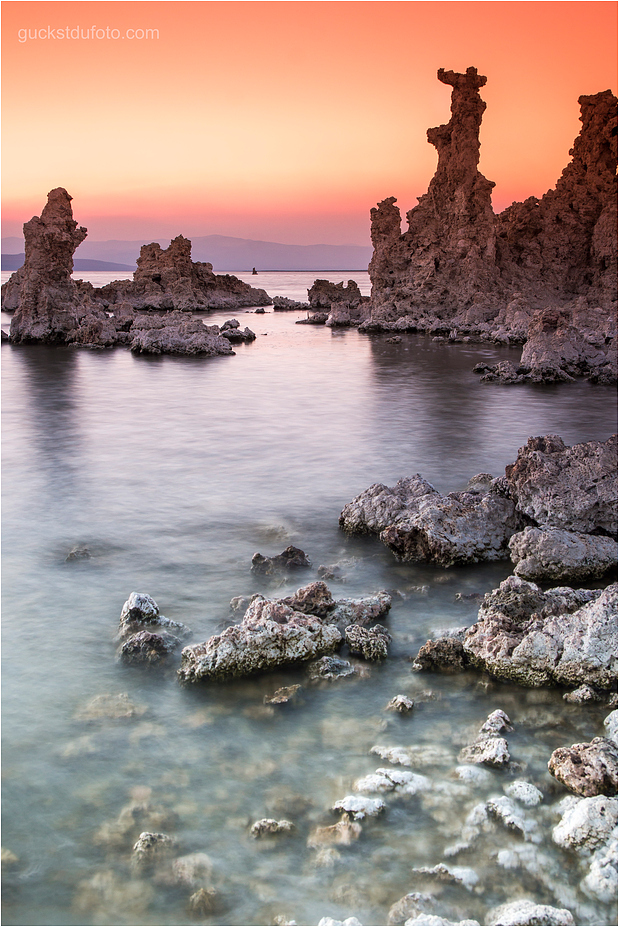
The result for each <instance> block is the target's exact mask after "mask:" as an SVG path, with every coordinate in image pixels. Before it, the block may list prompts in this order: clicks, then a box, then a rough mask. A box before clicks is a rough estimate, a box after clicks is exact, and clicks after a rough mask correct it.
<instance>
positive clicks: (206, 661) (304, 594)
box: [178, 582, 391, 682]
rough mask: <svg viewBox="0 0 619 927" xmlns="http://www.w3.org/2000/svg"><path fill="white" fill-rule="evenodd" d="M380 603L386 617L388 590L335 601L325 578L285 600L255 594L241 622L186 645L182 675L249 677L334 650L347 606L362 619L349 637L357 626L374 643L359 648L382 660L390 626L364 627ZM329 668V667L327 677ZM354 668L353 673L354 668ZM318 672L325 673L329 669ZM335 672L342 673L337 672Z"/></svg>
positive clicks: (339, 641) (196, 678)
mask: <svg viewBox="0 0 619 927" xmlns="http://www.w3.org/2000/svg"><path fill="white" fill-rule="evenodd" d="M379 602H380V606H381V607H382V609H381V610H380V612H379V613H380V614H381V615H384V614H386V612H387V611H388V610H389V608H390V607H391V597H390V596H389V595H387V594H386V593H379V594H378V597H377V596H368V597H367V598H363V599H342V600H340V601H335V600H334V599H333V597H332V595H331V592H330V590H329V588H328V586H326V585H325V583H323V582H314V583H310V584H309V585H308V586H305V587H302V588H301V589H297V591H296V592H295V593H294V595H292V596H288V597H287V598H285V599H265V598H264V597H263V596H261V595H254V596H252V599H251V602H250V604H249V607H248V608H247V610H246V612H245V614H244V616H243V620H242V621H241V622H240V624H236V625H232V626H231V627H229V628H227V629H226V630H225V631H224V632H223V633H222V634H217V635H215V636H214V637H211V638H209V640H207V641H204V642H203V643H201V644H196V645H193V646H190V647H185V649H184V650H183V653H182V661H181V667H180V669H179V671H178V675H179V678H180V680H181V681H182V682H197V681H199V680H217V679H226V678H232V677H235V676H250V675H253V674H256V673H262V672H270V671H272V670H275V669H277V668H278V667H282V666H289V665H291V664H293V663H303V662H307V661H309V660H315V659H316V658H317V657H321V656H324V655H325V654H331V653H333V651H334V650H337V649H338V648H339V647H340V646H341V645H342V643H343V641H344V634H343V632H342V631H340V629H339V627H338V624H340V623H341V621H342V618H343V617H344V616H346V617H347V618H348V619H349V621H350V612H349V610H348V609H347V607H348V606H350V608H352V610H353V612H354V614H355V618H356V619H357V620H355V618H353V619H352V621H353V622H354V623H352V624H350V626H349V627H348V628H346V639H347V640H348V636H349V632H350V633H351V634H352V635H353V637H352V638H351V640H353V643H354V633H355V631H354V630H353V629H356V630H357V631H358V632H360V634H361V636H364V641H365V640H366V639H367V640H368V641H369V643H368V644H367V648H366V649H367V652H366V651H364V650H363V648H360V649H359V652H363V653H364V656H365V658H366V659H377V658H380V657H378V656H377V655H378V653H379V651H380V656H381V657H382V656H386V647H387V643H388V641H389V640H391V638H390V635H389V634H388V632H387V631H386V630H385V628H383V627H381V626H380V625H376V627H375V628H373V629H372V632H370V633H368V632H367V629H365V628H364V627H363V625H364V624H366V623H368V621H369V620H370V619H373V618H374V617H375V615H376V612H377V608H378V606H379ZM364 606H365V607H364ZM349 645H350V642H349ZM352 650H353V646H351V651H352ZM354 652H357V651H354ZM339 663H341V661H338V660H333V661H331V670H332V669H333V664H336V665H337V664H339ZM329 672H330V671H329V670H327V676H328V675H329ZM350 672H351V673H352V672H353V670H352V667H351V668H350ZM318 675H320V676H325V674H324V673H319V674H318ZM335 675H341V672H340V671H339V670H338V671H336V673H335Z"/></svg>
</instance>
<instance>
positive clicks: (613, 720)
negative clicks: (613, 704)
mask: <svg viewBox="0 0 619 927" xmlns="http://www.w3.org/2000/svg"><path fill="white" fill-rule="evenodd" d="M604 729H605V730H606V736H607V737H608V739H609V740H614V741H615V743H617V709H616V708H615V710H614V711H611V713H610V714H609V715H608V716H607V717H606V718H604Z"/></svg>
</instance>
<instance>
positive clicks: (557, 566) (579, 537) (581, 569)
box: [509, 527, 617, 583]
mask: <svg viewBox="0 0 619 927" xmlns="http://www.w3.org/2000/svg"><path fill="white" fill-rule="evenodd" d="M509 550H510V554H511V558H512V562H513V563H514V564H515V566H514V573H515V574H516V575H517V576H521V577H522V578H523V579H532V580H533V581H535V580H544V581H546V582H548V581H552V582H560V583H573V582H579V583H582V582H587V581H588V580H591V579H599V578H600V577H602V576H604V574H605V573H607V572H608V571H609V570H611V569H613V568H615V569H616V567H617V542H616V541H615V540H613V539H612V538H605V537H597V536H596V535H594V534H582V533H581V532H578V531H564V530H563V529H561V528H530V527H529V528H525V529H524V531H520V532H518V534H514V535H512V537H511V539H510V542H509Z"/></svg>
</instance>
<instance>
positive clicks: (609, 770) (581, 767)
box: [548, 737, 617, 798]
mask: <svg viewBox="0 0 619 927" xmlns="http://www.w3.org/2000/svg"><path fill="white" fill-rule="evenodd" d="M548 771H549V773H550V774H551V776H554V777H555V779H558V780H559V782H562V783H563V785H564V786H565V787H566V788H568V789H569V790H570V792H574V793H575V794H576V795H581V796H582V797H583V798H591V797H592V796H593V795H616V794H617V744H616V743H614V742H613V741H612V740H608V739H607V738H606V737H594V738H593V740H592V741H591V743H586V744H572V746H571V747H557V749H556V750H554V751H553V753H552V756H551V757H550V759H549V761H548Z"/></svg>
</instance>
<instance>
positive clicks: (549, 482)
mask: <svg viewBox="0 0 619 927" xmlns="http://www.w3.org/2000/svg"><path fill="white" fill-rule="evenodd" d="M339 524H340V528H341V529H342V530H343V531H345V532H346V533H348V534H375V535H378V536H379V537H380V540H381V541H382V542H383V543H384V544H385V545H386V546H387V547H388V548H389V549H390V550H391V551H392V552H393V554H394V555H395V556H396V558H397V559H398V560H404V561H425V562H429V563H435V564H437V565H438V566H443V567H450V566H453V565H455V564H467V563H477V562H480V561H485V560H508V559H509V558H510V556H511V559H512V562H513V563H514V565H515V567H514V569H515V572H516V574H517V575H520V576H524V577H525V578H526V579H530V580H537V581H550V582H552V581H557V580H559V581H561V582H568V581H574V582H576V581H577V582H582V581H586V580H589V579H596V578H599V577H601V576H603V575H604V574H605V573H606V572H608V571H609V570H611V569H612V568H614V567H616V565H617V435H612V436H611V437H610V438H609V439H608V440H607V441H604V442H602V441H587V442H585V443H583V444H575V445H573V446H572V447H568V446H566V445H565V443H564V442H563V440H562V439H561V438H560V437H559V436H558V435H545V436H543V437H534V438H529V439H528V441H527V444H526V445H524V446H523V447H521V448H520V449H519V450H518V455H517V458H516V461H515V462H514V463H513V464H510V465H508V466H507V467H506V468H505V476H503V477H499V478H497V479H493V478H492V476H491V475H490V474H478V475H477V476H475V477H473V478H472V479H471V480H470V481H469V485H468V487H467V489H466V490H464V491H462V492H451V493H448V494H447V495H442V494H441V493H439V492H438V491H437V490H436V489H435V488H434V487H433V486H432V484H431V483H428V481H427V480H425V479H424V478H423V477H422V476H420V474H415V475H414V476H412V477H408V478H404V479H401V480H399V481H398V482H397V483H396V485H395V486H393V487H388V486H385V485H384V484H382V483H375V484H374V485H372V486H370V487H369V488H368V489H366V490H365V491H364V492H362V493H361V494H360V495H358V496H357V497H356V498H355V499H353V500H352V502H349V503H348V504H347V505H345V506H344V508H343V509H342V512H341V514H340V519H339Z"/></svg>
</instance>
